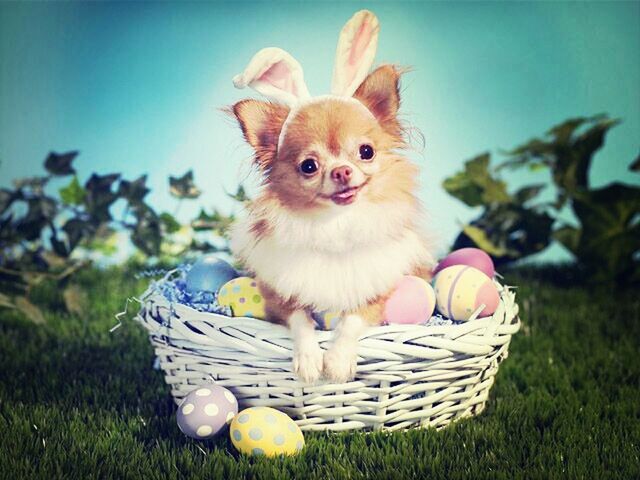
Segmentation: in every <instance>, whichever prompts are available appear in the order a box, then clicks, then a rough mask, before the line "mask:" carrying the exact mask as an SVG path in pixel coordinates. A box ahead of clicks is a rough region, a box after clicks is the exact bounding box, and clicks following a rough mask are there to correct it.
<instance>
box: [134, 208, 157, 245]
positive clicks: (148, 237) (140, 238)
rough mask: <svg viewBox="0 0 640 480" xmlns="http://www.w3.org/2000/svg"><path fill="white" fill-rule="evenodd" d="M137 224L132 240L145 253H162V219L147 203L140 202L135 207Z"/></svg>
mask: <svg viewBox="0 0 640 480" xmlns="http://www.w3.org/2000/svg"><path fill="white" fill-rule="evenodd" d="M133 214H134V215H135V217H136V220H137V222H136V225H135V227H134V229H133V232H132V234H131V241H132V242H133V244H134V245H135V246H136V247H138V248H139V249H140V250H141V251H142V252H143V253H145V254H147V255H149V256H152V255H157V254H158V253H160V243H161V239H162V236H161V235H162V232H161V230H160V219H159V218H158V216H157V215H156V213H155V212H154V211H153V210H152V209H151V208H150V207H149V206H147V205H145V204H139V205H136V207H135V208H134V209H133Z"/></svg>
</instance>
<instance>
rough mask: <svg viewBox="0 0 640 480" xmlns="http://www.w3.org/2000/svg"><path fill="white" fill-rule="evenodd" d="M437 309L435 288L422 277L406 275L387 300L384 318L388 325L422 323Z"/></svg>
mask: <svg viewBox="0 0 640 480" xmlns="http://www.w3.org/2000/svg"><path fill="white" fill-rule="evenodd" d="M435 308H436V298H435V294H434V292H433V287H431V285H429V283H427V282H426V281H425V280H424V279H422V278H420V277H415V276H413V275H405V276H404V277H403V278H402V280H400V282H399V283H398V285H396V288H395V290H394V292H393V293H392V294H391V296H390V297H389V298H388V299H387V302H386V304H385V307H384V318H385V320H386V321H387V322H388V323H400V324H412V323H422V322H425V321H427V320H428V319H429V318H431V315H433V311H434V310H435Z"/></svg>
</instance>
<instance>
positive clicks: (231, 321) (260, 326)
mask: <svg viewBox="0 0 640 480" xmlns="http://www.w3.org/2000/svg"><path fill="white" fill-rule="evenodd" d="M175 272H177V270H171V271H169V272H167V274H166V275H164V277H163V278H162V279H160V280H157V281H155V282H153V283H152V284H151V285H150V286H149V287H148V288H147V290H146V291H145V292H144V293H143V294H142V295H141V297H140V300H141V302H142V304H143V305H146V304H147V302H149V301H153V302H154V303H156V304H158V305H160V306H163V307H165V308H169V309H172V310H173V311H174V312H176V313H178V314H180V317H181V318H180V317H179V318H175V320H178V321H180V322H181V323H184V322H189V321H190V320H189V319H192V318H198V319H199V320H201V321H206V320H207V319H208V320H211V321H212V322H215V323H216V327H218V328H222V327H231V328H233V327H234V326H237V327H239V328H240V327H253V328H255V330H256V331H261V330H267V329H268V330H269V333H270V336H275V335H276V333H277V332H280V333H281V334H282V336H283V337H287V338H290V330H289V328H288V327H287V326H285V325H283V324H280V323H274V322H270V321H268V320H263V319H260V318H254V317H241V316H240V317H233V316H228V315H224V314H222V313H216V312H203V311H199V310H196V309H195V308H193V307H191V306H189V305H185V304H182V303H178V302H172V301H170V300H168V299H167V298H166V297H165V296H164V295H162V294H161V293H159V292H158V291H156V290H155V289H154V288H153V285H154V283H158V282H165V281H168V280H169V278H170V277H171V276H172V275H173V274H174V273H175ZM493 283H494V284H495V285H496V288H497V289H498V293H499V296H500V302H499V306H498V309H497V310H496V311H495V313H493V314H492V315H488V316H486V317H478V313H479V311H481V310H482V307H481V308H479V309H478V310H476V312H474V314H473V315H472V316H471V317H470V318H469V319H468V320H466V321H456V323H451V324H448V325H429V324H428V323H427V324H397V323H396V324H387V325H375V326H371V327H369V328H368V329H367V331H366V332H365V333H364V334H363V335H362V336H361V337H360V338H361V339H362V338H370V337H376V336H379V335H384V334H386V333H391V332H393V333H402V332H407V333H409V332H410V333H412V334H417V335H421V336H422V335H434V336H437V335H446V336H453V337H454V338H455V337H456V336H457V335H455V333H457V332H458V331H459V332H460V333H461V334H462V333H464V332H465V331H466V330H469V329H476V328H478V327H479V326H480V325H481V324H482V325H484V324H485V323H486V327H489V326H491V325H496V326H497V325H500V324H502V325H503V326H504V325H511V326H512V329H511V330H512V331H510V332H509V334H511V335H512V334H514V333H516V332H517V331H518V330H519V329H520V318H519V315H518V311H517V310H518V307H517V303H515V300H514V298H513V296H514V294H513V292H512V290H511V289H513V288H514V287H511V286H507V285H502V284H501V283H500V282H498V281H497V280H495V279H494V280H493ZM507 304H510V306H511V308H514V307H515V311H514V312H513V315H511V317H512V318H511V320H510V321H509V322H505V321H504V320H508V317H509V315H504V314H503V312H502V311H501V307H502V308H505V307H506V305H507ZM183 318H184V320H183ZM443 318H446V317H443ZM220 322H228V324H227V325H221V323H220ZM163 327H164V328H167V329H169V330H171V329H172V326H171V324H169V325H163ZM333 333H334V330H322V329H316V335H318V340H319V341H320V342H325V341H328V340H330V339H331V338H332V337H333Z"/></svg>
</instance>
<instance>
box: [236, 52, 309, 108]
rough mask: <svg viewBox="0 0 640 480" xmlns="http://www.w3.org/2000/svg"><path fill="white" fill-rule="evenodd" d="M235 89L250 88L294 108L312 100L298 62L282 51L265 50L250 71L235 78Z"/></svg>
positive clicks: (247, 70) (257, 56)
mask: <svg viewBox="0 0 640 480" xmlns="http://www.w3.org/2000/svg"><path fill="white" fill-rule="evenodd" d="M233 84H234V85H235V87H236V88H244V87H246V86H247V85H248V86H250V87H251V88H253V89H254V90H256V91H257V92H259V93H261V94H262V95H264V96H265V97H269V98H271V99H273V100H277V101H279V102H281V103H284V104H286V105H289V106H293V105H295V104H296V103H298V102H300V101H301V100H305V99H307V98H309V97H310V95H309V90H308V89H307V85H306V84H305V83H304V74H303V72H302V67H301V66H300V64H299V63H298V61H297V60H296V59H295V58H293V57H292V56H291V55H290V54H289V53H288V52H285V51H284V50H282V49H281V48H275V47H269V48H263V49H262V50H260V51H259V52H258V53H256V54H255V55H254V56H253V58H252V59H251V61H250V62H249V65H247V68H245V69H244V72H242V73H241V74H239V75H236V76H235V77H233Z"/></svg>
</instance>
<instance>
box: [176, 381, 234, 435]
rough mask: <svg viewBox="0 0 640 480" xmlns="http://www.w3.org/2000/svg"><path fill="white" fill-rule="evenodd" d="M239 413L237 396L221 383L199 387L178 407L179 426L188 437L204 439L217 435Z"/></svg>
mask: <svg viewBox="0 0 640 480" xmlns="http://www.w3.org/2000/svg"><path fill="white" fill-rule="evenodd" d="M237 413H238V401H237V400H236V397H235V396H234V395H233V393H231V392H230V391H229V390H227V389H226V388H224V387H221V386H220V385H210V386H207V387H199V388H196V389H195V390H194V391H192V392H191V393H189V394H188V395H187V396H186V397H184V400H182V403H181V404H180V406H179V407H178V412H177V413H176V419H177V421H178V427H179V428H180V430H181V431H182V433H184V434H185V435H187V436H188V437H191V438H195V439H198V440H204V439H207V438H211V437H213V436H215V435H216V434H217V433H218V432H220V431H221V430H223V429H224V427H225V426H226V425H228V424H229V423H231V420H233V418H234V417H235V415H236V414H237Z"/></svg>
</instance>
